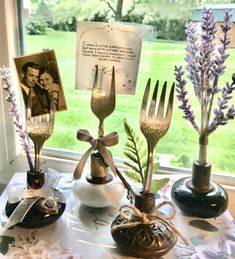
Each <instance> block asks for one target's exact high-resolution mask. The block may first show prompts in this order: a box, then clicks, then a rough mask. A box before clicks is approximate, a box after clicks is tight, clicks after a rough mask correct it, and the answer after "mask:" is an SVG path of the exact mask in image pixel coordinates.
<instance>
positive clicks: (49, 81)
mask: <svg viewBox="0 0 235 259" xmlns="http://www.w3.org/2000/svg"><path fill="white" fill-rule="evenodd" d="M39 84H40V85H41V87H42V88H44V89H45V90H47V91H48V92H49V94H52V96H53V98H54V103H55V107H56V110H57V111H58V110H61V109H64V108H65V104H64V101H63V96H62V94H61V92H60V85H59V84H58V83H56V82H55V80H54V78H53V76H52V75H51V73H49V71H48V67H41V68H40V71H39Z"/></svg>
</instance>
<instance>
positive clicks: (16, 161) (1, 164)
mask: <svg viewBox="0 0 235 259" xmlns="http://www.w3.org/2000/svg"><path fill="white" fill-rule="evenodd" d="M17 1H18V0H1V1H0V35H1V42H0V66H2V65H5V66H9V67H10V69H11V71H15V67H14V64H13V57H16V56H18V55H20V49H19V46H20V44H19V29H20V28H19V26H18V19H17V15H18V12H17ZM12 79H13V80H15V81H16V75H15V73H14V72H12ZM16 91H19V88H18V87H17V86H16ZM5 97H6V95H5V93H4V91H3V89H2V87H1V88H0V106H1V108H0V182H6V183H7V182H8V181H9V179H10V178H11V176H12V175H13V174H14V173H15V172H24V171H26V170H27V169H28V165H27V162H26V158H25V156H24V155H22V152H21V148H20V146H19V144H18V143H17V137H15V132H14V127H13V124H12V120H11V117H10V115H9V112H8V104H7V102H6V101H5V100H4V99H5ZM19 97H20V95H19ZM43 156H44V158H46V161H47V167H51V168H54V169H55V170H58V171H61V172H64V173H72V172H73V171H74V168H75V166H76V165H77V162H78V160H79V158H80V156H81V153H78V152H73V151H67V150H59V149H50V148H44V149H43ZM122 161H123V160H120V159H119V160H118V159H115V163H116V165H117V166H120V167H122V166H123V163H122ZM159 173H162V174H189V175H190V174H191V172H190V170H187V169H184V168H173V167H170V168H164V167H161V168H160V170H159ZM212 179H213V180H214V181H216V182H218V183H220V184H223V185H224V186H225V187H226V189H227V190H228V192H229V194H230V195H234V194H235V177H229V176H224V175H219V174H213V176H212ZM230 206H233V208H234V209H233V210H235V201H232V200H231V199H230Z"/></svg>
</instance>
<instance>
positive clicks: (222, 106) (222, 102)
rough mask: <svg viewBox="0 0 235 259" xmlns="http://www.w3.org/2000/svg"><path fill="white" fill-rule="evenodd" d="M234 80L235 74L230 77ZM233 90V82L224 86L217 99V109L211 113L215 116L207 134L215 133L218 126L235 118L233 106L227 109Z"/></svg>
mask: <svg viewBox="0 0 235 259" xmlns="http://www.w3.org/2000/svg"><path fill="white" fill-rule="evenodd" d="M233 78H235V73H234V74H233V76H232V79H233ZM234 90H235V80H233V82H232V83H231V84H230V85H229V83H226V86H225V87H224V88H223V89H222V98H220V97H218V98H217V105H218V109H214V110H213V112H214V114H215V117H214V119H213V120H212V122H211V124H210V126H209V129H208V134H210V133H212V132H213V131H215V130H216V129H217V128H218V126H219V125H226V124H227V123H228V121H229V120H232V119H234V118H235V109H234V105H231V106H230V107H228V101H229V100H230V99H232V97H233V96H232V93H233V91H234ZM224 110H227V113H226V114H225V113H224Z"/></svg>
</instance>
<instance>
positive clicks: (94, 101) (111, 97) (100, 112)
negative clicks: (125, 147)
mask: <svg viewBox="0 0 235 259" xmlns="http://www.w3.org/2000/svg"><path fill="white" fill-rule="evenodd" d="M115 99H116V98H115V70H114V67H113V69H112V79H111V87H110V89H109V90H107V91H106V92H105V91H102V90H100V89H99V87H98V65H96V70H95V79H94V83H93V88H92V95H91V110H92V112H93V113H94V114H95V115H96V117H97V118H98V119H99V130H98V136H99V138H102V137H103V135H104V119H105V118H106V117H108V116H109V115H110V114H111V113H112V112H113V111H114V109H115Z"/></svg>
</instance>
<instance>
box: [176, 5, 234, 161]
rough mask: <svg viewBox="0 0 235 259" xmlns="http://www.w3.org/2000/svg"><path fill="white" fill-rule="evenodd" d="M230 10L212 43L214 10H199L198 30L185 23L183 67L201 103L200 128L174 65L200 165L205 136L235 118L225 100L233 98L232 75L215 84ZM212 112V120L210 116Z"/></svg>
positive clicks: (223, 55)
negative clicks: (221, 84) (227, 80)
mask: <svg viewBox="0 0 235 259" xmlns="http://www.w3.org/2000/svg"><path fill="white" fill-rule="evenodd" d="M231 16H232V15H231V10H228V11H225V14H224V18H223V19H224V23H223V24H222V25H221V29H222V33H223V36H222V37H221V38H220V44H218V45H217V44H216V43H215V34H216V27H215V20H214V16H213V12H212V10H210V9H204V10H203V12H202V20H203V21H202V24H201V31H200V32H198V31H197V25H196V24H195V23H192V22H190V23H188V24H186V34H187V46H186V52H187V54H186V58H185V61H186V62H187V66H186V70H187V71H188V75H187V76H188V78H189V79H190V81H191V82H192V84H193V87H194V92H195V95H196V96H197V98H198V100H199V102H200V108H201V113H200V115H201V116H200V127H199V126H198V125H197V123H196V122H195V116H194V113H193V111H192V109H191V105H190V104H189V100H188V99H187V98H186V95H187V91H186V90H185V86H186V84H187V82H186V81H185V80H184V79H183V78H182V76H183V74H184V71H183V70H182V67H175V73H174V74H175V78H176V81H177V85H176V86H177V88H176V89H177V93H178V95H177V97H178V99H179V101H180V102H181V105H180V106H179V108H180V109H182V110H183V112H184V116H183V118H185V119H186V120H188V121H190V122H191V124H192V126H193V127H194V129H195V130H196V131H197V132H198V133H199V139H200V141H199V143H200V148H199V164H200V165H204V164H205V163H206V153H207V152H206V146H207V144H208V136H209V134H211V133H212V132H213V131H214V130H216V129H217V128H218V126H220V125H225V124H227V123H228V121H229V120H231V119H234V118H235V108H234V105H231V106H230V107H229V105H228V102H229V100H230V99H231V98H232V92H233V91H234V90H235V74H234V75H233V78H232V79H233V82H232V84H229V83H227V84H226V86H225V87H224V88H223V89H222V90H221V89H220V88H219V87H218V82H219V77H220V76H221V75H222V74H223V73H224V71H225V69H226V66H225V65H224V63H225V61H226V59H227V58H228V57H229V54H228V53H227V50H228V47H229V44H230V37H229V31H230V30H231V22H230V19H231ZM219 92H221V97H220V98H217V105H218V108H217V109H213V103H214V97H215V95H216V94H218V93H219ZM212 109H213V113H214V118H213V120H212V121H211V119H210V117H211V114H212Z"/></svg>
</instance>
